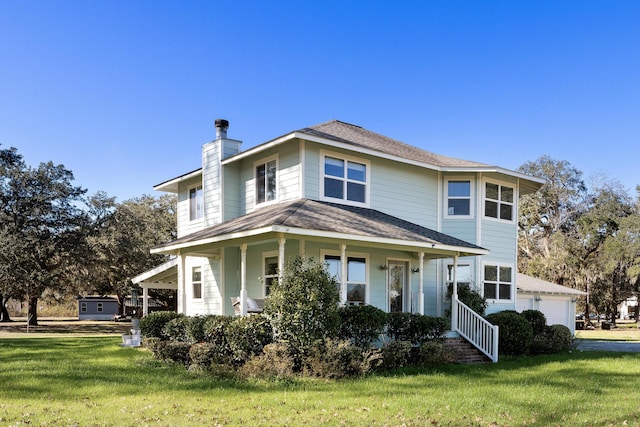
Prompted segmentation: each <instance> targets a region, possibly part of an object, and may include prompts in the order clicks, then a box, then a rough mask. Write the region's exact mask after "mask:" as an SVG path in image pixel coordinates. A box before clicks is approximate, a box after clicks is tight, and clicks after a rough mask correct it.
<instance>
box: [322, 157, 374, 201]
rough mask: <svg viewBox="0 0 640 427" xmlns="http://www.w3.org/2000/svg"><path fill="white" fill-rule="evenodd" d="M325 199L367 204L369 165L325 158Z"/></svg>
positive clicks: (336, 158)
mask: <svg viewBox="0 0 640 427" xmlns="http://www.w3.org/2000/svg"><path fill="white" fill-rule="evenodd" d="M322 167H323V182H322V183H323V194H322V195H323V197H324V198H328V199H338V200H343V201H347V202H351V203H355V204H366V203H367V192H368V191H367V190H368V189H367V180H368V172H367V164H366V163H365V162H363V161H357V160H351V159H347V158H340V157H334V156H329V155H326V156H324V157H323V165H322Z"/></svg>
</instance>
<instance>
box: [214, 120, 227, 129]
mask: <svg viewBox="0 0 640 427" xmlns="http://www.w3.org/2000/svg"><path fill="white" fill-rule="evenodd" d="M216 127H217V128H228V127H229V120H225V119H216Z"/></svg>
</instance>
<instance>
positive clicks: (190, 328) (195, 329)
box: [186, 316, 213, 343]
mask: <svg viewBox="0 0 640 427" xmlns="http://www.w3.org/2000/svg"><path fill="white" fill-rule="evenodd" d="M210 317H213V316H193V317H190V318H189V322H188V323H187V325H186V327H187V341H188V342H190V343H197V342H204V341H205V325H206V324H207V321H208V320H209V318H210Z"/></svg>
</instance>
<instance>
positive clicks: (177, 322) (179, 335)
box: [162, 316, 192, 344]
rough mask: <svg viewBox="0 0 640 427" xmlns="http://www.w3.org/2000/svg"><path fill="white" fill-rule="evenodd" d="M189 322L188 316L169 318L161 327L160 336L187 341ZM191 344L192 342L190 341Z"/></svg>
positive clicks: (177, 340)
mask: <svg viewBox="0 0 640 427" xmlns="http://www.w3.org/2000/svg"><path fill="white" fill-rule="evenodd" d="M190 322H191V318H190V317H185V316H180V317H176V318H175V319H171V320H169V321H168V322H167V324H166V325H164V327H163V328H162V336H163V337H165V338H166V339H167V340H169V341H176V342H189V336H188V334H187V328H188V325H189V323H190ZM190 344H192V343H190Z"/></svg>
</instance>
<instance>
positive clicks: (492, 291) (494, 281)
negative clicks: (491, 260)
mask: <svg viewBox="0 0 640 427" xmlns="http://www.w3.org/2000/svg"><path fill="white" fill-rule="evenodd" d="M483 285H484V297H485V298H486V299H494V300H510V299H512V296H511V294H512V292H513V268H511V266H504V265H485V266H484V281H483Z"/></svg>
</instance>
